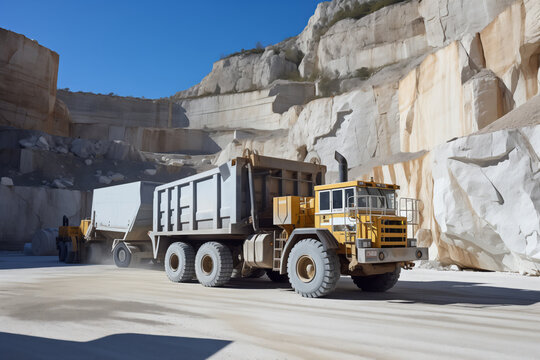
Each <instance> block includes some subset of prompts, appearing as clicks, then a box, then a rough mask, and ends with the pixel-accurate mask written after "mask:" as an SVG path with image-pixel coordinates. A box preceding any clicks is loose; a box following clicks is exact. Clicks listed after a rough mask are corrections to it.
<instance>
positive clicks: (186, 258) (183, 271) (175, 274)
mask: <svg viewBox="0 0 540 360" xmlns="http://www.w3.org/2000/svg"><path fill="white" fill-rule="evenodd" d="M165 272H166V273H167V277H168V278H169V280H171V281H173V282H186V281H190V280H192V279H193V277H195V250H194V249H193V247H192V246H191V245H189V244H186V243H184V242H175V243H172V244H171V245H170V246H169V248H168V249H167V253H166V254H165Z"/></svg>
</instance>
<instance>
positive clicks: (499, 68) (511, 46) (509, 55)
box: [480, 1, 540, 108]
mask: <svg viewBox="0 0 540 360" xmlns="http://www.w3.org/2000/svg"><path fill="white" fill-rule="evenodd" d="M480 37H481V40H482V47H483V49H484V57H485V59H486V67H487V68H488V69H490V70H492V71H493V72H494V73H495V74H496V75H497V76H498V77H499V78H501V79H502V81H503V83H504V85H505V88H506V89H505V90H506V93H507V96H508V98H509V99H508V101H509V102H510V107H511V108H514V107H516V106H520V105H522V104H523V103H525V102H526V101H527V100H528V99H530V98H531V97H532V96H534V95H536V94H537V93H538V82H539V79H538V67H539V65H540V62H539V59H540V3H539V2H538V1H518V2H516V3H515V4H514V5H512V6H510V7H509V8H507V9H506V10H505V11H504V12H502V13H501V14H500V15H499V16H498V17H497V18H496V19H495V20H494V21H493V22H492V23H491V24H489V25H488V26H487V27H486V28H485V29H483V30H482V31H481V32H480Z"/></svg>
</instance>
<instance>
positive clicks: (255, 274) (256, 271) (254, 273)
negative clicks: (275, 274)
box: [246, 269, 266, 279]
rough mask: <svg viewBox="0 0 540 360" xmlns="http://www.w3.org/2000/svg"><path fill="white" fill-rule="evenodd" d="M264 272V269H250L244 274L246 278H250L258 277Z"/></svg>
mask: <svg viewBox="0 0 540 360" xmlns="http://www.w3.org/2000/svg"><path fill="white" fill-rule="evenodd" d="M264 274H266V271H265V270H264V269H251V271H250V272H249V274H247V275H246V277H247V278H250V279H258V278H261V277H263V276H264Z"/></svg>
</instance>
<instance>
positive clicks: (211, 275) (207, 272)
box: [165, 241, 233, 287]
mask: <svg viewBox="0 0 540 360" xmlns="http://www.w3.org/2000/svg"><path fill="white" fill-rule="evenodd" d="M165 272H166V273H167V277H168V278H169V280H171V281H173V282H187V281H190V280H192V279H193V278H194V277H195V276H196V277H197V280H198V281H199V283H201V285H203V286H208V287H218V286H223V285H225V284H226V283H227V282H229V280H230V279H231V276H232V273H233V260H232V255H231V251H230V250H229V248H228V247H227V246H225V245H223V244H220V243H218V242H213V241H211V242H207V243H204V244H202V245H201V247H200V248H199V250H197V253H196V254H195V250H194V249H193V247H192V246H191V245H190V244H187V243H185V242H175V243H172V244H171V245H170V246H169V248H168V249H167V253H166V254H165Z"/></svg>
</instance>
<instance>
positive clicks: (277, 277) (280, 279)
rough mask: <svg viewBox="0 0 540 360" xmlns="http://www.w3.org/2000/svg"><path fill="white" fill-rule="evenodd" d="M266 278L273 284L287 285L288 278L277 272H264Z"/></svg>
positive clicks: (269, 270)
mask: <svg viewBox="0 0 540 360" xmlns="http://www.w3.org/2000/svg"><path fill="white" fill-rule="evenodd" d="M266 276H268V278H269V279H270V280H272V281H273V282H275V283H288V282H289V276H288V275H287V274H283V275H281V274H280V273H279V271H274V270H271V269H268V270H266Z"/></svg>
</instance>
